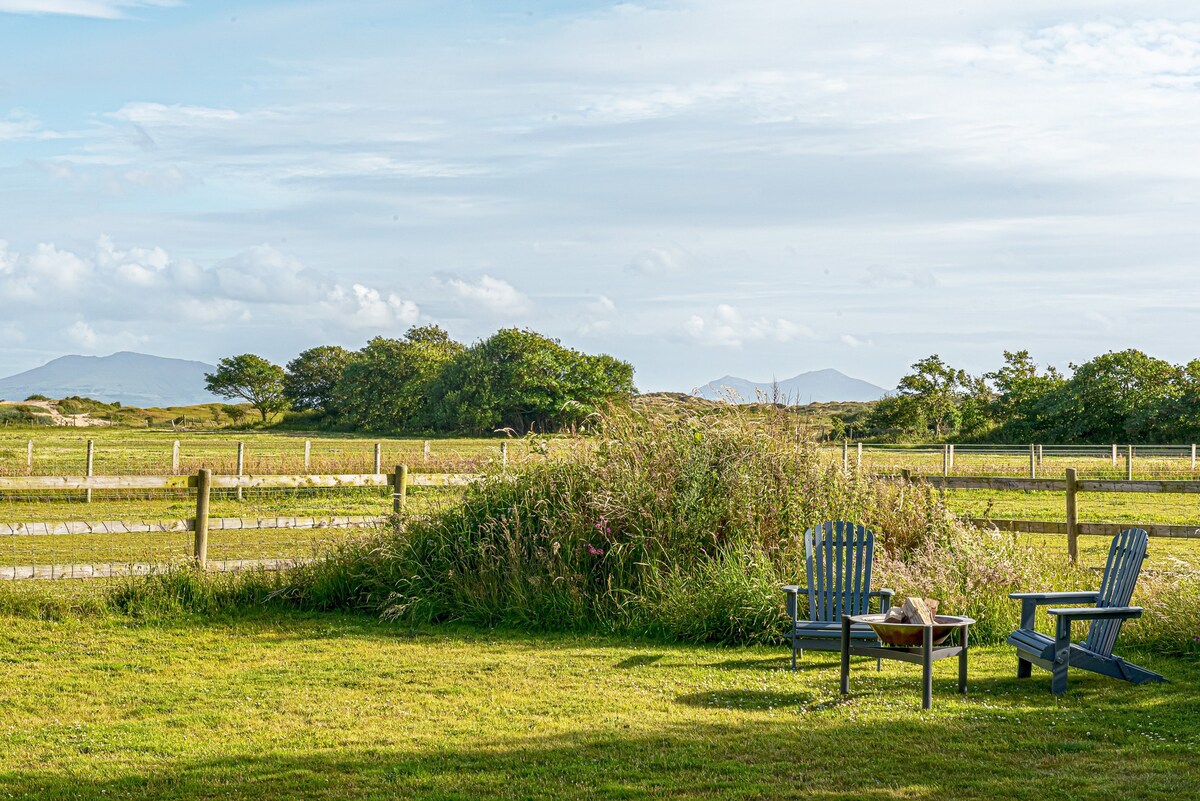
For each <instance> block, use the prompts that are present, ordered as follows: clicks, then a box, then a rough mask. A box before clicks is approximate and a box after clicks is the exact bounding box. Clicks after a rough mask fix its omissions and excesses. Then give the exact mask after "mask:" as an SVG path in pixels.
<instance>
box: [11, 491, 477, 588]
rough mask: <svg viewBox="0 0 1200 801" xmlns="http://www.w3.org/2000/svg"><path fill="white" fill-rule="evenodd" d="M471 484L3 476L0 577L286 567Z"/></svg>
mask: <svg viewBox="0 0 1200 801" xmlns="http://www.w3.org/2000/svg"><path fill="white" fill-rule="evenodd" d="M202 476H203V477H204V478H203V479H202V478H201V477H202ZM471 479H472V477H471V476H467V475H461V474H444V473H422V472H416V473H411V474H409V473H408V472H407V470H404V471H400V470H397V471H396V472H395V473H393V474H390V475H389V474H350V475H291V476H288V475H275V476H245V477H242V478H238V477H236V476H216V477H213V476H212V474H211V471H208V470H201V471H198V472H197V474H196V475H193V476H109V477H105V476H97V477H94V478H91V479H88V478H61V479H60V478H58V477H28V478H4V479H0V580H5V579H9V580H22V579H37V580H40V579H70V578H111V577H118V576H126V575H137V574H145V573H150V572H153V571H157V570H162V569H166V568H169V567H171V566H175V565H181V564H189V565H196V564H197V563H199V564H201V565H203V566H204V567H205V568H206V569H210V570H219V571H231V570H243V569H248V568H265V569H279V568H284V567H288V566H291V565H294V564H297V563H298V562H301V561H305V560H309V559H313V558H315V557H317V556H319V555H320V554H321V553H322V552H324V551H326V550H328V549H329V548H330V547H331V546H333V545H335V544H337V543H340V542H344V541H345V540H346V539H347V538H354V537H362V536H364V535H366V534H369V533H371V532H373V531H375V530H377V529H378V528H379V527H381V526H384V525H387V524H388V522H389V521H388V517H387V516H388V514H389V513H390V512H392V511H394V510H396V509H398V508H400V507H403V509H404V510H405V512H406V514H408V515H413V514H418V515H419V514H428V513H432V512H436V511H438V510H440V509H444V508H446V507H447V506H448V505H450V504H454V503H457V502H458V500H459V499H460V498H461V490H462V487H463V485H465V484H466V483H468V482H469V481H470V480H471ZM397 487H399V489H397ZM202 498H203V501H202Z"/></svg>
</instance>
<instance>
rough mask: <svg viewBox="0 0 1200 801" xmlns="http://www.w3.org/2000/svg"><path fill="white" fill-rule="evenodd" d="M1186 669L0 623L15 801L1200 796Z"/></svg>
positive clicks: (472, 636)
mask: <svg viewBox="0 0 1200 801" xmlns="http://www.w3.org/2000/svg"><path fill="white" fill-rule="evenodd" d="M1130 656H1133V657H1135V658H1136V659H1137V660H1139V661H1141V662H1143V663H1145V664H1148V665H1150V666H1151V667H1153V668H1154V669H1156V670H1159V671H1161V672H1163V673H1164V674H1166V675H1167V676H1168V677H1169V678H1171V679H1172V681H1173V683H1172V684H1168V685H1154V686H1143V687H1133V686H1130V685H1127V684H1124V683H1120V682H1116V681H1113V680H1110V679H1104V678H1100V677H1095V676H1091V675H1088V674H1083V673H1077V674H1073V675H1072V677H1071V689H1070V691H1069V692H1068V694H1067V695H1066V696H1065V697H1064V698H1062V699H1058V698H1055V697H1054V696H1052V695H1051V694H1050V693H1049V680H1048V676H1047V675H1046V674H1044V673H1041V674H1035V677H1034V679H1032V680H1027V681H1017V680H1016V679H1015V678H1014V677H1013V673H1014V657H1013V654H1012V651H1011V650H1010V649H1005V648H988V649H980V650H977V651H975V652H974V654H973V657H974V658H973V660H972V666H971V692H970V694H969V696H968V697H966V698H960V697H958V696H956V694H955V692H954V687H955V675H956V674H955V660H947V661H945V662H941V663H938V665H937V667H936V670H935V678H934V709H933V711H931V712H921V711H920V708H919V707H920V701H919V699H920V695H919V694H920V691H919V671H918V670H917V669H916V668H915V667H914V666H910V665H904V664H900V663H889V664H885V665H884V668H883V672H882V673H876V672H875V670H874V663H869V662H867V661H865V660H864V661H860V662H857V663H856V664H855V666H854V669H853V673H852V682H851V685H852V686H851V689H852V694H851V695H850V696H849V697H848V698H845V699H843V698H842V697H840V696H839V694H838V691H837V690H838V671H837V657H836V655H829V654H824V655H821V654H810V655H808V656H806V657H805V659H804V660H803V662H802V667H801V669H800V670H799V671H797V672H792V671H790V670H788V669H787V668H786V666H787V650H786V649H785V648H719V647H703V646H675V645H662V644H657V643H653V642H630V641H624V640H619V639H602V638H588V637H580V636H568V635H547V636H531V635H525V634H515V633H503V632H474V631H467V630H461V629H449V628H433V629H427V630H420V631H416V632H413V631H410V630H408V629H406V628H400V627H397V626H395V625H391V624H386V623H381V622H377V621H374V620H371V619H367V618H363V617H356V616H342V615H302V614H291V613H285V612H280V611H270V612H266V611H264V612H261V613H258V614H256V615H254V616H242V617H238V618H233V619H227V620H224V621H218V622H212V621H205V620H200V619H194V618H193V619H174V620H166V621H150V622H144V621H143V622H139V621H134V620H131V619H127V618H122V617H106V618H100V619H84V620H78V619H72V620H66V621H59V622H45V621H35V620H31V619H27V618H5V619H3V620H0V753H3V755H4V757H3V759H2V760H0V796H3V797H14V798H44V799H50V798H55V799H57V798H63V799H66V798H146V797H154V798H180V799H184V798H186V799H194V798H240V799H272V800H274V799H281V798H298V797H305V798H322V799H324V798H329V799H332V798H380V799H393V798H413V797H418V798H441V799H451V798H462V799H467V798H478V797H499V798H692V797H697V798H818V799H820V798H866V799H884V798H897V799H899V798H904V799H912V798H919V799H935V798H1007V799H1039V801H1040V799H1045V798H1075V799H1089V798H1096V799H1109V798H1116V797H1128V798H1139V799H1143V798H1144V799H1154V798H1162V799H1180V798H1195V797H1197V794H1198V792H1200V791H1198V789H1197V788H1200V760H1198V759H1197V758H1196V754H1197V752H1198V750H1200V693H1198V692H1197V689H1196V688H1197V681H1198V680H1200V665H1197V664H1195V663H1194V662H1190V661H1185V660H1181V659H1169V658H1161V657H1160V658H1154V657H1153V656H1151V655H1147V654H1131V655H1130Z"/></svg>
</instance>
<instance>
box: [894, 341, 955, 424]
mask: <svg viewBox="0 0 1200 801" xmlns="http://www.w3.org/2000/svg"><path fill="white" fill-rule="evenodd" d="M912 370H913V372H912V373H910V374H909V375H906V376H904V377H903V378H901V379H900V383H899V384H898V385H897V386H896V389H897V391H898V392H899V393H900V395H901V396H902V397H908V398H912V399H913V401H914V402H915V403H916V405H917V408H919V409H920V411H921V415H922V416H923V417H924V418H925V420H926V421H927V422H928V424H929V425H930V426H931V427H932V428H933V433H934V435H935V436H938V437H942V436H945V435H946V434H948V433H950V432H952V431H953V430H954V429H956V428H958V424H959V422H960V420H961V410H960V408H959V407H960V403H961V400H962V396H963V395H964V394H966V392H967V391H968V390H969V389H970V388H971V378H970V376H968V375H967V374H966V372H965V371H963V370H955V369H954V368H952V367H950V366H949V365H947V364H946V363H945V362H943V361H942V360H941V358H940V357H939V356H938V355H937V354H936V353H935V354H933V355H932V356H928V357H926V358H924V359H922V360H921V361H919V362H917V363H915V364H914V365H912Z"/></svg>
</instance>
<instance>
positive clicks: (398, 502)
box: [392, 464, 408, 514]
mask: <svg viewBox="0 0 1200 801" xmlns="http://www.w3.org/2000/svg"><path fill="white" fill-rule="evenodd" d="M393 484H394V486H395V487H396V490H395V492H393V493H392V511H393V512H395V513H396V514H399V513H400V510H401V509H403V508H404V501H405V496H407V495H408V465H406V464H398V465H396V477H395V479H394V481H393Z"/></svg>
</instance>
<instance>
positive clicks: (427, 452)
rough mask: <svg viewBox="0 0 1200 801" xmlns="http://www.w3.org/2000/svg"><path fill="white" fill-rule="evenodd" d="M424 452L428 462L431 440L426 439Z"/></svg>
mask: <svg viewBox="0 0 1200 801" xmlns="http://www.w3.org/2000/svg"><path fill="white" fill-rule="evenodd" d="M423 453H424V459H425V461H427V462H428V461H429V440H425V450H424V451H423Z"/></svg>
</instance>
